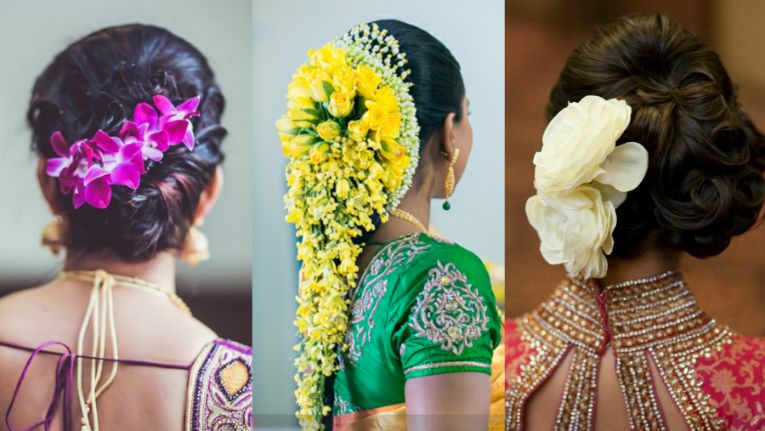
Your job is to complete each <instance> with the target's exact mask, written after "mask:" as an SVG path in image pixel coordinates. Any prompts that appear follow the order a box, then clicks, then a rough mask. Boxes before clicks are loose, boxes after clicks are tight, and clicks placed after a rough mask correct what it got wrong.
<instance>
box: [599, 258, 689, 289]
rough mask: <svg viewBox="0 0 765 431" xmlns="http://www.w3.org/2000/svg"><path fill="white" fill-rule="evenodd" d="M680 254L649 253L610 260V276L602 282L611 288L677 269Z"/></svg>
mask: <svg viewBox="0 0 765 431" xmlns="http://www.w3.org/2000/svg"><path fill="white" fill-rule="evenodd" d="M679 261H680V254H679V253H677V252H668V251H665V250H658V249H657V250H651V251H647V252H645V253H644V254H642V255H641V256H639V257H637V258H634V259H620V258H610V259H609V260H608V274H607V275H606V276H605V277H604V278H603V279H602V280H601V283H602V285H603V286H610V285H614V284H618V283H622V282H625V281H630V280H636V279H640V278H647V277H653V276H655V275H658V274H661V273H663V272H666V271H669V270H673V269H677V267H678V264H679Z"/></svg>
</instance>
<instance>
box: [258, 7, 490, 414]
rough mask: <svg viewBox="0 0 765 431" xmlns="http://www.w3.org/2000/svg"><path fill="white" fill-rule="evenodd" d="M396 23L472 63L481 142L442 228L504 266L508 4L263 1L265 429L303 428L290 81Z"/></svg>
mask: <svg viewBox="0 0 765 431" xmlns="http://www.w3.org/2000/svg"><path fill="white" fill-rule="evenodd" d="M383 18H395V19H400V20H402V21H406V22H409V23H411V24H414V25H417V26H419V27H421V28H423V29H425V30H426V31H428V32H430V33H431V34H433V35H434V36H435V37H436V38H438V39H440V40H441V41H442V42H443V43H444V44H445V45H446V46H447V47H448V48H449V49H450V50H451V51H452V53H453V54H454V56H455V57H456V58H457V60H458V61H459V62H460V64H461V65H462V71H463V77H464V80H465V85H466V87H467V96H468V97H469V98H470V102H471V111H472V116H471V118H470V120H471V122H472V125H473V130H474V135H475V137H474V139H475V143H474V146H473V151H472V154H471V158H470V163H469V165H468V168H467V170H466V173H465V175H464V177H463V179H462V181H461V182H460V184H459V186H458V187H457V190H456V192H455V195H454V198H453V199H452V210H451V211H449V212H445V211H443V210H441V208H440V201H438V202H435V203H434V205H433V220H434V223H435V227H436V228H438V229H439V230H441V231H442V232H443V233H444V234H445V235H446V236H447V237H448V238H450V239H452V240H454V241H457V242H459V243H461V244H462V245H464V246H465V247H467V248H469V249H471V250H473V251H475V252H476V253H477V254H479V255H480V256H481V257H483V258H485V259H489V260H492V261H494V262H497V263H500V264H501V263H504V103H503V95H504V3H503V2H502V1H501V0H485V1H482V2H480V5H479V4H472V3H470V2H464V1H457V0H418V1H407V0H388V1H385V2H379V1H378V2H373V1H355V2H348V1H341V0H324V1H321V2H316V1H308V0H281V1H271V0H254V3H253V33H254V44H255V45H254V57H253V62H254V68H253V73H254V77H255V78H254V79H255V81H254V85H253V95H254V96H253V97H254V113H255V116H254V117H253V118H254V124H253V126H254V128H255V149H254V152H253V155H254V170H253V176H254V181H255V186H254V189H253V192H254V196H253V201H254V202H255V206H256V208H255V213H254V216H255V224H254V232H253V234H254V241H255V248H254V250H255V256H254V268H253V284H254V286H255V289H254V297H253V305H254V310H253V319H254V320H253V324H254V333H253V338H254V346H255V349H254V350H255V352H254V355H255V358H254V363H255V399H254V410H255V414H256V415H257V417H256V423H259V424H260V426H262V427H266V428H267V427H277V426H286V425H288V424H294V422H293V421H292V414H293V412H294V410H295V409H294V406H295V401H294V396H293V393H292V392H293V390H294V383H293V374H294V367H293V365H292V360H293V357H294V352H293V350H292V347H293V345H294V344H295V343H296V342H297V339H296V338H295V329H294V327H293V326H292V321H293V316H294V311H295V303H294V297H295V295H296V294H297V262H296V261H295V257H294V242H295V238H294V236H293V231H292V229H291V228H290V226H289V225H287V224H286V223H285V222H284V210H283V202H282V195H283V194H284V191H285V183H284V166H285V163H286V160H285V158H284V157H283V156H282V153H281V147H280V145H279V139H278V137H277V135H276V131H275V128H274V121H275V120H276V119H277V118H278V117H279V116H281V115H282V114H283V112H284V111H285V109H286V108H285V104H286V101H285V99H284V95H285V94H286V89H287V84H288V83H289V82H290V80H291V77H292V75H293V74H294V72H295V69H296V68H297V67H298V66H299V65H300V64H302V63H303V62H304V61H305V60H306V51H308V50H309V49H312V48H319V47H321V46H323V45H324V44H326V43H327V42H330V41H332V40H334V39H335V38H336V37H338V36H340V35H342V34H343V33H344V32H345V31H347V30H349V29H350V28H351V27H353V26H354V25H356V24H360V23H363V22H369V21H373V20H376V19H383Z"/></svg>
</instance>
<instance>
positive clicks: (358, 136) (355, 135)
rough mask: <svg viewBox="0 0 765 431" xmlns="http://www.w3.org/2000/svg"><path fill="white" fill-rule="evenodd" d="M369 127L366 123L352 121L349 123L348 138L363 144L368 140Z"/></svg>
mask: <svg viewBox="0 0 765 431" xmlns="http://www.w3.org/2000/svg"><path fill="white" fill-rule="evenodd" d="M368 132H369V125H368V124H367V123H366V122H365V121H355V120H354V121H350V122H349V123H348V136H350V137H351V139H353V140H354V141H356V142H361V141H363V140H364V139H366V138H367V133H368Z"/></svg>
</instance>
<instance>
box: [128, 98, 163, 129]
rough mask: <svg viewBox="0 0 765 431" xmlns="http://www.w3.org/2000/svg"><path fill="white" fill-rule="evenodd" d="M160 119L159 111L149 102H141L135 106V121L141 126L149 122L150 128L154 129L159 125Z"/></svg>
mask: <svg viewBox="0 0 765 431" xmlns="http://www.w3.org/2000/svg"><path fill="white" fill-rule="evenodd" d="M158 119H159V116H158V115H157V111H156V110H154V108H152V107H151V105H149V104H148V103H143V102H141V103H139V104H138V105H137V106H136V107H135V112H133V121H134V122H135V123H136V124H138V125H139V127H140V126H141V125H144V124H147V125H148V127H149V128H150V129H153V128H155V127H157V120H158Z"/></svg>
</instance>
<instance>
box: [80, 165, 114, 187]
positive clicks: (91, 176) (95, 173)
mask: <svg viewBox="0 0 765 431" xmlns="http://www.w3.org/2000/svg"><path fill="white" fill-rule="evenodd" d="M107 175H109V171H107V170H106V169H104V168H102V167H101V166H99V165H93V166H91V167H90V168H89V169H88V172H87V173H86V174H85V179H84V180H83V184H85V186H88V185H90V183H92V182H93V181H95V180H97V179H99V178H103V177H105V176H107Z"/></svg>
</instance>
